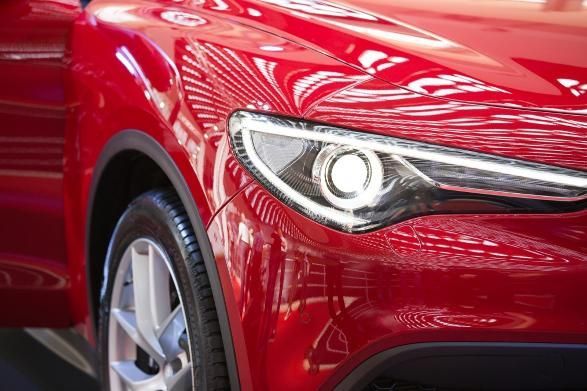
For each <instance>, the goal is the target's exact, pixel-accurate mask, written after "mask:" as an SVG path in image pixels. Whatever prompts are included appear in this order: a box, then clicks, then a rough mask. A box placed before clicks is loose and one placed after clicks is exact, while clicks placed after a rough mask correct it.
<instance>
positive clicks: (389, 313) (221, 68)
mask: <svg viewBox="0 0 587 391" xmlns="http://www.w3.org/2000/svg"><path fill="white" fill-rule="evenodd" d="M17 3H18V4H26V5H27V7H23V8H18V7H17V6H16V5H15V4H17ZM412 3H418V4H412ZM555 3H556V4H555ZM576 3H577V2H576V1H568V2H565V1H557V2H547V3H545V4H537V3H531V2H524V3H521V2H514V1H499V2H498V1H488V2H483V3H482V4H481V5H479V2H475V1H466V0H458V1H457V0H451V1H447V2H445V6H444V7H443V9H442V11H439V10H438V7H437V5H436V4H437V3H436V2H433V1H424V2H407V1H403V0H395V1H384V0H381V1H376V0H371V1H368V0H356V1H346V2H344V4H343V2H337V4H333V3H325V2H318V1H317V2H304V1H295V0H286V1H277V0H267V1H249V0H241V1H236V0H225V1H221V0H216V1H212V0H207V1H202V2H195V1H191V0H173V1H172V0H158V1H157V0H125V1H122V0H117V1H115V0H94V1H92V3H91V4H90V6H89V7H88V8H86V9H85V10H83V11H82V10H80V8H79V6H78V5H77V3H76V2H75V1H73V0H53V1H50V2H48V1H33V0H31V1H27V2H16V1H9V2H7V3H6V4H2V5H0V10H2V9H9V10H11V12H18V13H19V15H22V17H20V16H19V17H17V18H14V17H12V16H10V15H9V13H4V12H3V13H0V21H2V22H3V23H2V24H1V25H0V32H1V34H0V42H1V43H2V44H3V47H7V48H9V50H5V51H0V56H2V57H1V58H0V71H2V72H0V120H1V121H2V124H1V125H0V126H1V128H0V179H1V180H0V219H1V220H2V224H1V225H0V295H1V296H0V310H1V311H2V313H3V315H2V316H1V317H0V321H1V325H2V326H8V325H11V326H31V325H38V326H69V325H74V326H76V327H77V328H78V330H79V331H80V332H81V333H83V334H84V335H85V336H86V337H87V339H88V340H89V341H90V342H92V343H93V342H95V341H94V330H93V327H94V326H93V324H92V321H91V316H90V315H91V311H92V310H93V309H91V308H89V305H88V294H89V293H88V286H87V281H86V266H87V265H86V262H87V260H86V258H85V257H86V246H87V243H86V236H85V235H86V227H87V219H88V210H87V208H88V204H89V202H90V199H91V197H92V194H91V191H92V189H91V186H92V180H93V179H94V176H95V168H96V164H97V162H98V161H99V159H100V157H101V154H102V151H103V149H104V146H105V145H106V144H107V143H108V141H109V140H111V139H112V138H113V137H114V136H115V135H117V134H119V133H120V132H121V131H123V130H127V129H135V130H139V131H141V132H144V133H146V134H148V135H150V136H151V137H152V138H153V139H155V140H156V141H157V142H158V143H159V144H160V145H161V146H162V147H163V148H164V149H165V150H166V151H167V153H168V154H169V156H170V157H171V158H172V160H173V162H174V163H175V165H176V166H177V168H178V169H179V170H180V172H181V174H182V176H183V178H184V179H185V181H186V183H187V185H188V186H189V189H190V192H191V196H192V198H193V199H194V201H195V202H196V204H197V205H198V209H199V212H200V216H201V218H202V220H203V222H204V224H205V225H206V226H207V229H208V234H209V239H210V242H211V244H212V247H213V250H214V255H215V259H216V264H217V267H218V270H219V273H220V278H221V282H222V288H223V291H224V299H225V304H226V307H227V309H228V317H229V320H230V327H231V332H232V337H233V342H234V346H235V353H236V359H237V363H238V371H239V378H240V382H241V387H242V388H243V389H246V390H248V389H256V390H257V389H258V390H263V389H316V388H319V387H322V388H324V389H330V388H331V387H332V386H333V385H335V384H336V383H337V382H338V381H339V380H340V379H341V378H342V377H343V376H345V375H346V374H348V373H349V371H351V370H352V369H353V368H355V367H356V366H357V365H358V364H359V363H360V362H362V361H363V360H364V359H366V358H368V357H369V356H371V355H373V354H374V353H377V352H379V351H382V350H384V349H388V348H391V347H394V346H399V345H402V344H407V343H414V342H425V341H511V342H530V341H534V342H560V343H563V342H569V343H571V342H573V343H587V301H586V298H585V295H584V294H583V291H584V289H583V286H584V285H585V283H586V282H587V214H586V213H585V211H579V212H575V213H570V214H559V215H557V214H550V215H546V214H545V215H491V216H490V215H451V216H440V215H438V216H423V217H419V218H416V219H412V220H408V221H405V222H402V223H400V224H397V225H394V226H390V227H386V228H384V229H380V230H377V231H375V232H371V233H368V234H361V235H351V234H345V233H341V232H338V231H335V230H332V229H329V228H327V227H325V226H322V225H320V224H318V223H316V222H313V221H311V220H309V219H307V218H305V217H303V216H301V215H300V214H298V213H297V212H294V211H293V210H291V209H290V208H288V207H286V206H285V205H284V204H282V203H281V202H279V201H278V200H277V199H275V198H274V197H273V196H271V195H270V194H269V193H268V192H267V191H266V190H264V189H263V188H262V187H261V186H260V185H259V184H258V183H257V182H256V181H254V180H253V179H252V177H251V176H250V175H249V174H248V173H247V172H246V171H245V169H244V168H243V167H242V166H241V165H239V164H238V162H237V160H236V159H235V157H234V156H233V155H232V152H231V151H230V147H229V144H228V140H227V132H226V121H227V118H228V116H229V115H230V114H231V113H232V112H233V111H235V110H239V109H248V110H256V111H263V112H268V113H273V114H282V115H287V116H293V117H304V118H307V119H312V120H317V121H322V122H327V123H331V124H335V125H339V126H344V127H349V128H355V129H360V130H363V131H367V132H373V133H378V134H384V135H390V136H396V137H404V138H408V139H413V140H419V141H424V142H430V143H435V144H442V145H449V146H454V147H459V148H465V149H471V150H476V151H481V152H487V153H493V154H498V155H503V156H508V157H513V158H520V159H526V160H531V161H536V162H541V163H545V164H551V165H556V166H565V167H570V168H574V169H579V170H586V169H587V165H586V162H587V141H586V140H587V137H586V136H587V117H586V116H585V115H583V114H584V113H585V110H587V101H586V99H587V94H586V93H585V92H586V91H587V90H586V88H587V87H585V86H586V84H585V83H587V74H586V67H587V57H586V56H587V50H582V48H584V49H587V48H586V47H585V46H586V41H587V39H586V38H585V34H586V29H587V26H586V24H587V18H586V17H585V16H586V12H587V11H586V10H584V9H583V6H582V5H579V8H578V9H575V8H573V7H575V6H576ZM579 3H580V2H579ZM557 4H558V6H559V8H560V7H562V8H563V10H562V11H565V12H560V11H561V10H557V11H556V12H551V10H552V8H553V7H556V6H557ZM565 4H566V6H565ZM3 7H4V8H3ZM6 7H8V8H6ZM10 7H13V8H10ZM15 7H16V8H15ZM19 7H20V6H19ZM9 16H10V17H9ZM547 16H548V17H547ZM31 31H33V32H31ZM36 31H38V32H39V33H38V34H41V33H40V32H42V34H44V35H42V37H45V38H43V39H41V38H39V37H41V35H36V34H37V33H36ZM527 37H532V39H533V40H531V39H529V38H527ZM392 38H393V39H392ZM508 39H509V40H511V44H510V45H500V44H498V42H501V41H503V40H508ZM39 42H40V43H39ZM33 43H36V44H38V45H39V46H40V47H42V48H45V49H43V50H40V49H38V47H39V46H34V45H33ZM41 44H42V45H41ZM11 45H12V46H11ZM27 45H28V46H27ZM43 45H44V46H43ZM443 45H444V46H443ZM446 45H449V46H448V47H447V46H446ZM10 48H13V49H10ZM14 48H18V50H16V49H14ZM23 48H24V49H23ZM47 48H51V50H52V51H51V50H49V49H47ZM445 49H446V50H445ZM2 50H4V49H2ZM22 53H25V54H26V55H28V57H26V56H23V55H22ZM39 56H40V57H39ZM561 80H562V81H561ZM508 106H514V107H508ZM22 144H24V145H22ZM31 172H34V173H36V174H35V175H30V173H31ZM39 173H41V174H42V175H41V174H39ZM39 244H40V245H39ZM5 277H6V278H5ZM5 281H11V283H10V284H12V285H10V284H8V283H6V282H5ZM7 287H8V289H6V288H7ZM39 293H41V294H39ZM6 303H10V305H11V307H10V308H9V307H8V306H6ZM31 303H33V304H31ZM31 305H38V306H41V307H43V308H45V311H44V312H43V311H41V312H33V311H31ZM47 309H51V314H49V313H48V310H47ZM7 311H8V312H7ZM4 314H9V315H10V317H9V316H5V315H4Z"/></svg>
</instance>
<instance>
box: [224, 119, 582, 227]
mask: <svg viewBox="0 0 587 391" xmlns="http://www.w3.org/2000/svg"><path fill="white" fill-rule="evenodd" d="M229 131H230V140H231V145H232V148H233V150H234V153H235V155H236V156H237V158H238V159H239V160H240V162H241V163H242V164H243V165H244V166H245V167H246V168H247V169H248V171H250V172H251V173H252V174H253V176H254V177H255V178H256V179H257V180H259V181H260V182H261V183H262V184H263V185H264V186H265V187H266V188H267V189H269V191H271V192H272V193H273V194H274V195H275V196H276V197H277V198H279V199H280V200H282V201H283V202H285V203H286V204H287V205H289V206H291V207H293V208H294V209H296V210H298V211H299V212H301V213H303V214H305V215H306V216H309V217H310V218H312V219H314V220H316V221H318V222H321V223H323V224H326V225H329V226H331V227H334V228H337V229H340V230H344V231H347V232H364V231H367V230H372V229H375V228H378V227H381V226H384V225H388V224H391V223H394V222H397V221H400V220H403V219H406V218H409V217H413V216H417V215H422V214H431V213H471V212H504V211H505V212H524V211H540V212H545V211H553V210H571V209H578V208H581V207H583V206H584V205H585V203H584V202H582V201H584V200H585V199H587V173H585V172H582V171H577V170H571V169H565V168H560V167H551V166H547V165H543V164H537V163H531V162H526V161H521V160H515V159H508V158H504V157H499V156H494V155H488V154H482V153H476V152H471V151H467V150H460V149H455V148H448V147H443V146H437V145H431V144H425V143H420V142H415V141H409V140H404V139H399V138H393V137H387V136H381V135H375V134H369V133H362V132H357V131H352V130H348V129H342V128H338V127H334V126H329V125H323V124H318V123H312V122H308V121H303V120H297V119H291V118H285V117H279V116H273V115H266V114H259V113H253V112H246V111H238V112H235V113H234V114H233V115H232V116H231V118H230V121H229Z"/></svg>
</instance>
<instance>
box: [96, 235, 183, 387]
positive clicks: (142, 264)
mask: <svg viewBox="0 0 587 391" xmlns="http://www.w3.org/2000/svg"><path fill="white" fill-rule="evenodd" d="M177 293H178V289H177V283H176V282H175V279H174V278H173V269H172V265H171V261H170V259H169V258H168V257H167V254H166V253H165V252H164V251H163V250H162V249H161V248H160V247H159V245H157V244H156V243H154V242H153V241H151V240H149V239H146V238H141V239H137V240H135V241H134V242H133V243H132V244H131V245H130V247H129V248H128V249H127V252H125V255H124V256H123V258H122V260H121V266H120V270H119V271H118V272H117V276H116V279H115V282H114V293H113V294H112V303H111V307H110V309H111V311H110V317H111V318H110V323H109V324H110V325H111V326H110V327H113V328H114V329H111V330H109V342H108V343H109V347H108V351H109V353H108V355H109V362H110V378H111V383H110V386H111V387H110V388H111V389H112V390H117V391H118V390H121V389H122V390H177V391H179V390H184V389H190V388H191V387H192V364H191V362H190V354H189V340H188V335H187V330H186V327H187V326H186V319H185V315H184V310H183V307H182V303H181V300H180V301H179V303H177V301H178V300H177V299H178V298H177V297H175V294H177ZM172 305H173V306H174V307H172ZM145 354H146V356H148V357H146V356H145ZM155 363H156V364H155Z"/></svg>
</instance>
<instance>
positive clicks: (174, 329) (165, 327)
mask: <svg viewBox="0 0 587 391" xmlns="http://www.w3.org/2000/svg"><path fill="white" fill-rule="evenodd" d="M183 333H185V319H184V316H183V311H182V309H181V306H180V305H178V306H177V307H175V309H174V310H173V311H172V312H171V314H169V316H168V317H167V319H166V320H165V321H164V322H163V324H162V326H161V334H160V336H159V343H160V344H161V346H162V348H163V353H164V354H165V357H166V358H167V360H168V361H170V360H172V359H174V358H175V357H177V355H178V354H179V353H181V352H183V351H184V350H183V349H182V348H181V347H180V346H179V339H180V338H181V336H182V334H183Z"/></svg>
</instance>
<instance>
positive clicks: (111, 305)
mask: <svg viewBox="0 0 587 391" xmlns="http://www.w3.org/2000/svg"><path fill="white" fill-rule="evenodd" d="M104 275H105V276H106V278H105V281H104V283H103V287H102V297H101V308H100V326H99V344H100V350H101V352H100V358H101V363H102V364H101V371H102V374H101V375H102V380H103V387H104V388H105V389H110V390H113V391H118V390H127V389H132V390H143V389H144V390H188V389H198V390H200V389H202V390H224V389H228V388H229V382H228V375H227V369H226V359H225V356H224V349H223V345H222V338H221V335H220V326H219V323H218V317H217V313H216V308H215V306H214V299H213V297H212V291H211V288H210V281H209V279H208V275H207V273H206V268H205V265H204V262H203V260H202V257H201V254H200V251H199V247H198V244H197V241H196V239H195V236H194V234H193V231H192V229H191V225H190V221H189V218H188V216H187V214H186V212H185V210H184V209H183V206H182V204H181V202H180V200H179V199H178V198H177V196H176V195H175V194H174V193H173V192H172V191H167V190H158V191H151V192H148V193H145V194H143V195H141V196H140V197H138V198H137V199H136V200H134V201H133V202H132V203H131V204H130V206H129V207H128V209H127V210H126V211H125V213H124V214H123V215H122V217H121V218H120V220H119V221H118V224H117V225H116V228H115V230H114V233H113V235H112V239H111V241H110V245H109V248H108V255H107V258H106V263H105V267H104Z"/></svg>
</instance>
